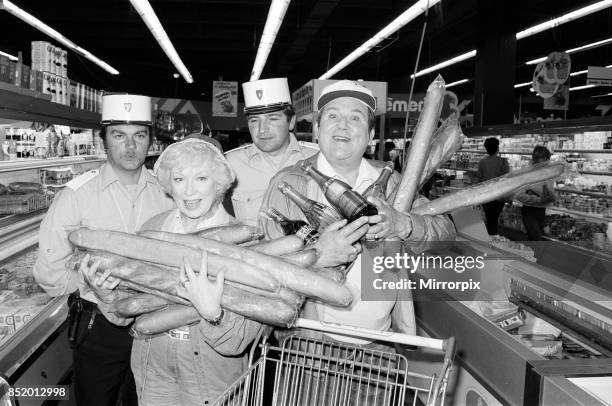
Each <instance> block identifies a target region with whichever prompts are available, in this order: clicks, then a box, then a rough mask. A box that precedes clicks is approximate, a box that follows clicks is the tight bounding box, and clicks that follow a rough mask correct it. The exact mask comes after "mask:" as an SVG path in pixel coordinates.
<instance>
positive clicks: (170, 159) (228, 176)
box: [154, 138, 236, 200]
mask: <svg viewBox="0 0 612 406" xmlns="http://www.w3.org/2000/svg"><path fill="white" fill-rule="evenodd" d="M202 166H210V167H211V169H212V170H211V171H210V173H211V175H212V179H213V180H214V181H215V182H216V184H217V192H216V193H217V198H218V199H221V200H222V199H223V196H224V195H225V192H227V190H228V189H229V188H230V187H231V186H232V183H234V180H235V179H236V176H235V175H234V171H233V170H232V168H231V167H230V165H229V163H228V162H227V160H226V159H225V157H224V156H223V154H222V153H221V152H220V151H219V150H218V148H217V147H216V146H214V145H213V144H211V143H209V142H207V141H204V140H200V139H197V138H188V139H186V140H183V141H180V142H177V143H174V144H171V145H170V146H168V147H167V148H166V149H165V150H164V152H162V154H161V155H160V156H159V158H158V159H157V162H155V168H154V174H155V176H156V177H157V181H158V182H159V184H160V186H161V187H162V190H163V191H164V192H166V193H167V194H170V192H171V190H172V187H171V181H172V170H173V169H176V168H178V169H184V168H193V167H202Z"/></svg>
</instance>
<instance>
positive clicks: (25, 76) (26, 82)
mask: <svg viewBox="0 0 612 406" xmlns="http://www.w3.org/2000/svg"><path fill="white" fill-rule="evenodd" d="M21 87H23V88H24V89H30V67H29V66H28V65H22V66H21Z"/></svg>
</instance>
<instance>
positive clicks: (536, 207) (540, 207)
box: [514, 145, 557, 241]
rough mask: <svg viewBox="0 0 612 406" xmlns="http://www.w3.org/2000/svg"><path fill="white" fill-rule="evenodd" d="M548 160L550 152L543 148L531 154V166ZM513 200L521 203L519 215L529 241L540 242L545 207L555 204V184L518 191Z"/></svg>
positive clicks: (544, 218)
mask: <svg viewBox="0 0 612 406" xmlns="http://www.w3.org/2000/svg"><path fill="white" fill-rule="evenodd" d="M549 159H550V151H549V150H548V148H546V147H543V146H540V145H538V146H536V147H535V148H534V149H533V152H532V153H531V161H532V163H533V165H536V164H539V163H541V162H545V161H548V160H549ZM514 199H516V200H518V201H519V202H521V203H523V207H522V208H521V215H522V217H523V224H524V226H525V230H526V231H527V238H528V239H529V241H541V240H542V235H543V234H544V226H545V222H546V207H548V206H550V205H551V204H553V203H554V202H555V200H556V199H557V198H556V195H555V182H554V181H553V180H549V181H547V182H543V183H538V184H536V185H533V186H529V187H527V188H523V189H521V190H519V192H518V193H517V194H516V195H515V196H514Z"/></svg>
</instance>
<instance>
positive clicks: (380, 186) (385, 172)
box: [363, 161, 393, 200]
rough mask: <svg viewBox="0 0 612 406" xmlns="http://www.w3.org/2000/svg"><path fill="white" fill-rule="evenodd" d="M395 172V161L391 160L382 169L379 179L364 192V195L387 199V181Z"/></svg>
mask: <svg viewBox="0 0 612 406" xmlns="http://www.w3.org/2000/svg"><path fill="white" fill-rule="evenodd" d="M392 173H393V162H391V161H389V162H387V163H386V164H385V166H384V167H383V168H382V171H380V175H379V176H378V179H376V180H375V181H374V183H372V184H371V185H370V186H368V188H367V189H366V190H365V192H363V197H366V198H367V197H368V196H372V197H378V198H379V199H383V200H385V199H386V197H387V183H388V182H389V178H390V177H391V174H392Z"/></svg>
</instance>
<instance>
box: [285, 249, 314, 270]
mask: <svg viewBox="0 0 612 406" xmlns="http://www.w3.org/2000/svg"><path fill="white" fill-rule="evenodd" d="M282 258H283V259H284V260H285V261H290V262H293V263H294V264H297V265H300V266H303V267H309V266H312V265H314V264H315V263H316V262H317V261H318V260H319V253H318V251H317V250H316V249H315V248H308V249H305V250H303V251H298V252H294V253H292V254H285V255H283V256H282Z"/></svg>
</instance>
